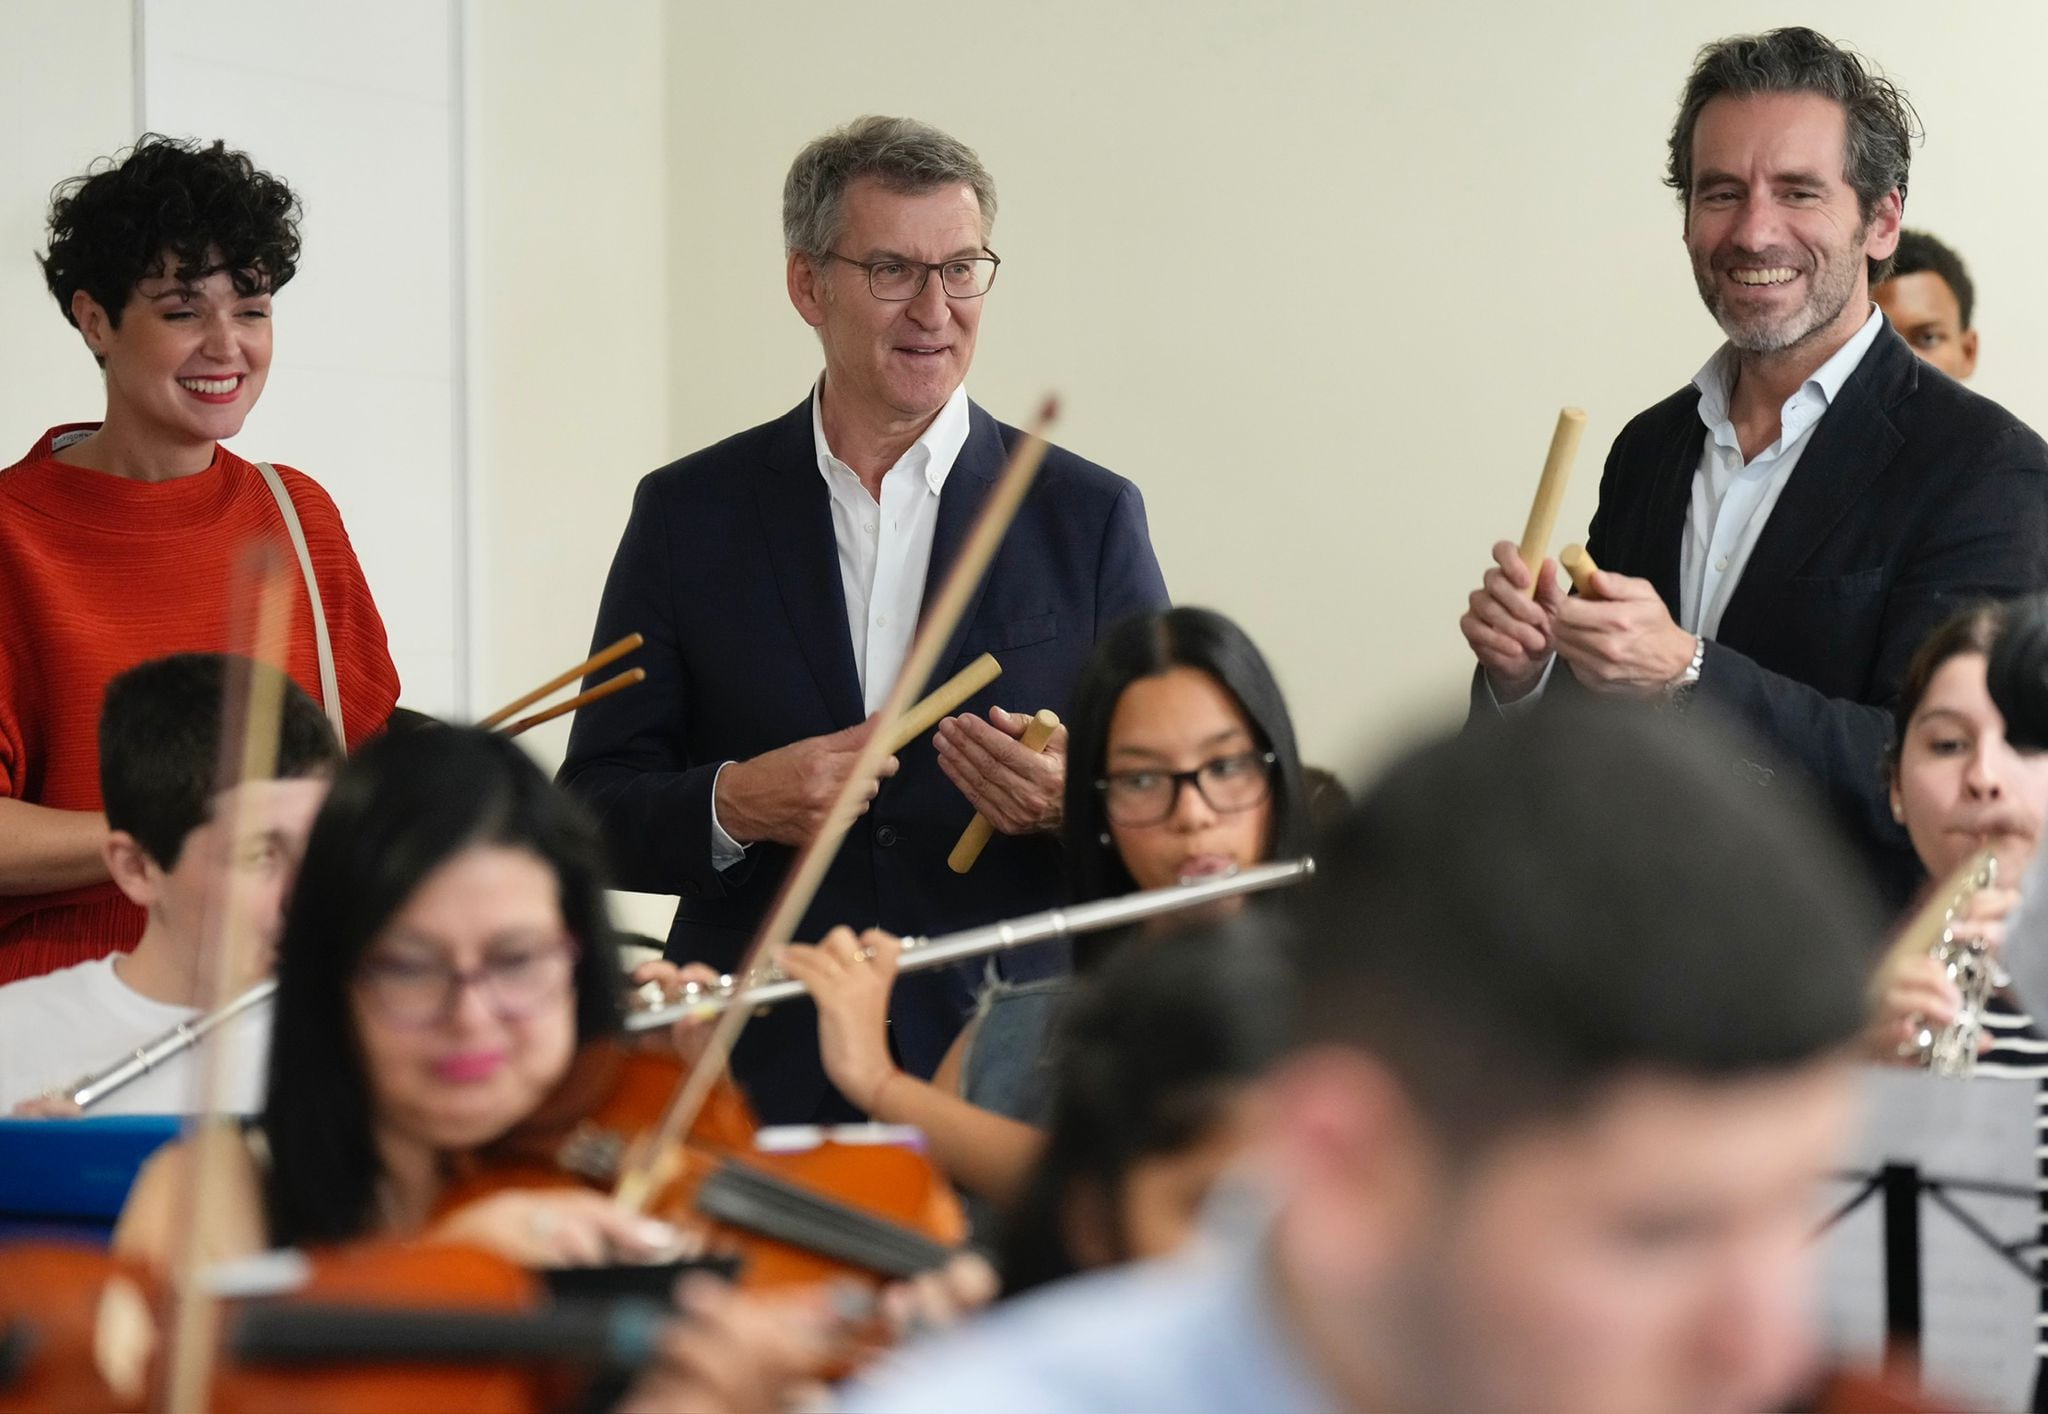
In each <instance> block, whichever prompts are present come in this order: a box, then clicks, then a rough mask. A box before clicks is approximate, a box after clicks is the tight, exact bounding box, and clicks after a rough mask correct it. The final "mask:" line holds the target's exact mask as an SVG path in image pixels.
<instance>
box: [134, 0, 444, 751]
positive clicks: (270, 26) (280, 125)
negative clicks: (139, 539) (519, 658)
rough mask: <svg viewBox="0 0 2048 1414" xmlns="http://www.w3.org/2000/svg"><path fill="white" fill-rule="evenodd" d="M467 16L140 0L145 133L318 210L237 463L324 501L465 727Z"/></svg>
mask: <svg viewBox="0 0 2048 1414" xmlns="http://www.w3.org/2000/svg"><path fill="white" fill-rule="evenodd" d="M459 8H460V7H459V6H458V5H457V4H455V3H454V0H354V3H351V4H348V5H334V6H328V5H313V4H299V3H293V4H265V3H258V0H206V3H203V4H201V3H197V0H140V4H139V5H138V7H137V35H138V52H139V54H140V63H141V113H140V115H139V116H140V121H141V123H142V125H143V126H144V127H147V128H151V129H155V130H157V131H160V132H166V133H170V134H173V135H175V136H181V137H187V136H189V137H199V138H203V139H211V138H216V137H218V138H224V139H225V140H226V141H227V142H228V143H229V145H230V146H233V147H238V148H242V149H244V150H246V151H247V152H248V153H249V154H250V155H251V156H252V157H253V158H254V159H255V160H256V162H257V163H258V164H259V165H260V166H262V167H264V168H266V169H268V170H270V171H273V172H275V173H277V174H278V175H279V176H281V177H283V178H284V179H285V180H286V181H288V182H289V183H291V185H292V187H293V189H294V190H296V191H297V192H298V194H299V197H300V199H301V201H302V202H303V203H304V205H305V219H304V224H303V227H302V235H303V237H304V241H305V252H304V255H303V257H302V259H301V263H300V267H299V274H298V276H297V278H296V279H294V280H293V282H292V283H291V284H290V285H289V286H287V287H286V289H285V290H284V292H283V293H282V294H281V295H280V296H279V297H278V302H277V354H276V362H275V364H274V366H273V370H272V373H271V379H270V383H269V387H268V388H267V390H266V391H265V393H264V396H263V401H262V403H261V404H260V405H259V406H258V407H257V409H256V411H255V412H254V413H253V414H252V415H251V416H250V418H249V421H248V424H247V425H246V426H245V427H244V428H243V431H242V434H241V436H239V437H238V438H236V439H235V442H234V444H233V445H234V448H235V450H236V451H237V452H239V453H240V454H241V455H243V456H245V457H248V458H250V459H251V460H270V461H279V462H284V463H287V464H289V465H292V466H296V467H298V468H299V469H300V470H302V471H304V472H306V473H307V474H309V475H311V476H312V477H314V478H315V479H316V480H318V481H319V482H320V483H321V485H323V486H325V487H326V488H327V490H328V491H329V492H330V493H331V494H332V495H333V496H334V498H335V500H336V502H337V503H338V504H339V505H340V506H341V510H342V515H343V516H344V518H345V519H346V520H347V522H348V528H349V534H350V537H351V538H352V539H353V540H354V542H355V547H356V553H357V555H358V557H359V558H360V559H361V560H362V564H363V569H364V572H365V573H366V574H367V575H368V576H369V580H370V586H371V589H372V590H373V591H374V592H375V594H376V596H377V603H378V607H379V608H380V609H381V610H382V611H383V614H384V622H385V627H386V629H387V630H388V631H389V633H390V637H391V651H392V656H393V657H394V658H395V659H396V660H397V662H398V669H399V674H400V676H401V678H402V679H403V681H404V684H405V689H404V694H403V701H404V702H405V703H406V705H408V706H412V707H417V708H420V709H422V710H424V711H429V712H436V713H446V712H453V711H460V710H465V709H467V708H468V707H469V706H470V704H469V703H468V702H467V683H468V667H467V653H468V648H467V644H468V603H467V585H468V567H467V561H468V554H469V546H468V532H467V526H468V517H467V513H466V510H465V506H464V497H465V495H466V483H465V468H464V465H463V455H462V448H463V437H462V427H463V412H462V401H463V358H462V341H461V325H460V320H461V299H462V277H461V270H462V264H461V261H460V259H459V251H460V240H461V217H462V210H463V197H462V169H461V134H462V123H461V119H462V112H463V106H462V92H461V67H462V66H461V54H462V47H461V42H460V31H459V23H460V20H459V14H458V11H459Z"/></svg>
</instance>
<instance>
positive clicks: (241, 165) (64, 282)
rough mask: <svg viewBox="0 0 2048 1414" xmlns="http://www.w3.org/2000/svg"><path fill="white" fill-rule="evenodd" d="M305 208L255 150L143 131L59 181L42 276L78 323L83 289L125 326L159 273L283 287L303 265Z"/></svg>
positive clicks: (249, 287) (257, 287) (245, 290)
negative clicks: (76, 298) (123, 149)
mask: <svg viewBox="0 0 2048 1414" xmlns="http://www.w3.org/2000/svg"><path fill="white" fill-rule="evenodd" d="M299 214H300V208H299V199H298V197H297V196H296V195H294V194H293V192H292V189H291V188H290V187H288V186H286V185H285V184H284V183H283V182H282V181H280V180H279V179H278V178H276V177H273V176H271V175H270V174H269V173H268V172H265V171H261V170H259V169H258V168H257V166H256V164H255V163H254V162H251V161H250V160H249V155H248V154H247V153H245V152H233V151H230V150H229V149H228V147H227V144H225V143H222V142H215V143H213V144H212V145H211V146H202V145H201V144H200V143H198V142H196V141H193V140H191V139H178V138H169V137H165V136H163V135H162V134H161V133H144V134H143V135H142V137H141V138H139V139H138V140H137V141H136V144H135V146H134V147H132V148H130V149H129V150H128V152H127V154H126V155H125V156H120V155H118V154H117V155H116V156H115V157H112V158H107V159H105V160H103V161H100V162H95V163H94V164H93V165H92V167H91V168H90V169H88V170H87V171H86V172H85V173H84V174H83V175H80V176H76V177H72V178H69V179H68V180H66V181H63V182H60V183H58V184H57V188H56V190H55V191H53V192H52V193H51V198H50V249H49V252H48V253H47V254H45V255H43V256H41V257H40V260H41V262H42V267H43V279H44V281H45V282H46V283H47V284H48V285H49V287H50V293H51V295H52V296H54V297H55V298H56V301H57V307H58V308H60V309H62V310H63V311H64V317H65V318H66V319H68V320H70V321H71V323H72V325H73V326H74V327H75V326H76V325H77V323H78V319H77V316H76V315H74V314H73V313H72V312H71V297H72V296H73V295H74V294H76V293H77V292H78V291H80V290H84V291H85V292H86V293H87V294H89V295H91V296H92V297H93V299H95V300H96V301H98V302H99V305H100V307H101V308H102V309H104V310H106V312H107V318H108V319H110V320H112V321H113V322H114V324H115V325H116V327H118V326H119V325H120V322H121V311H122V309H123V308H124V307H125V306H126V305H127V303H128V297H129V296H130V295H131V294H133V293H134V291H135V287H136V286H137V285H138V284H140V283H141V282H142V281H144V280H146V279H150V278H152V277H154V276H158V275H164V274H172V275H175V276H176V277H177V278H178V279H180V280H198V279H201V278H204V277H205V276H206V275H209V274H212V273H213V272H214V271H216V270H220V271H225V272H227V275H228V277H229V278H230V279H231V280H233V281H234V285H235V290H236V292H237V293H239V294H242V295H245V296H246V295H253V294H256V293H258V292H260V291H264V290H278V289H281V288H283V287H284V285H285V283H286V282H287V281H288V280H290V279H291V278H292V276H293V274H294V273H296V272H297V270H298V268H299Z"/></svg>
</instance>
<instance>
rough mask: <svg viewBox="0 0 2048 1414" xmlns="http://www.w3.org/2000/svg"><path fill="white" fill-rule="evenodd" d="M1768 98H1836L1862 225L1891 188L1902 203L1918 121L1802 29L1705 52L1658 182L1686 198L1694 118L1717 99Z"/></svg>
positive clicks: (1877, 273) (1848, 59)
mask: <svg viewBox="0 0 2048 1414" xmlns="http://www.w3.org/2000/svg"><path fill="white" fill-rule="evenodd" d="M1769 93H1813V94H1818V95H1819V96H1820V97H1822V98H1828V99H1832V100H1834V101H1835V102H1836V103H1838V104H1840V105H1841V107H1842V114H1843V117H1844V118H1845V119H1846V120H1847V137H1846V141H1845V147H1844V151H1843V162H1842V179H1843V180H1844V181H1846V182H1847V183H1848V184H1849V185H1850V187H1852V188H1853V189H1854V190H1855V192H1856V202H1857V206H1858V207H1859V208H1860V209H1861V211H1862V213H1863V219H1864V220H1865V221H1866V222H1867V221H1869V220H1870V218H1871V215H1872V213H1874V212H1875V211H1876V210H1877V204H1878V202H1880V201H1882V200H1883V199H1884V197H1885V194H1886V193H1888V192H1891V191H1893V190H1896V191H1897V192H1898V194H1899V200H1900V201H1902V202H1903V201H1904V200H1905V199H1906V177H1907V174H1908V172H1909V170H1910V169H1911V167H1912V162H1913V142H1914V139H1915V138H1917V137H1918V136H1919V135H1920V134H1919V115H1918V114H1917V113H1915V112H1914V111H1913V105H1912V104H1911V103H1910V102H1908V101H1907V98H1906V95H1905V94H1904V93H1903V92H1901V91H1900V89H1899V88H1898V86H1897V85H1896V84H1894V83H1893V82H1892V81H1891V80H1890V79H1888V78H1886V77H1885V76H1884V75H1883V74H1881V73H1878V72H1876V71H1875V68H1874V66H1872V65H1869V64H1866V63H1865V62H1864V60H1863V59H1862V57H1861V56H1859V55H1858V54H1857V53H1856V52H1855V51H1854V50H1852V49H1845V48H1843V47H1842V46H1841V45H1838V44H1836V43H1835V42H1834V41H1833V40H1831V39H1829V38H1828V37H1827V36H1826V35H1824V34H1820V33H1817V32H1816V31H1814V30H1810V29H1807V28H1805V27H1804V26H1793V27H1791V28H1788V29H1774V30H1772V31H1771V32H1770V33H1769V34H1743V35H1736V36H1733V37H1732V38H1729V39H1721V40H1716V41H1715V42H1714V43H1712V44H1708V45H1705V46H1703V47H1702V48H1701V49H1700V52H1699V55H1698V57H1697V58H1696V59H1695V60H1694V62H1693V68H1692V73H1691V74H1690V75H1689V76H1688V77H1687V78H1686V81H1685V92H1684V94H1683V95H1682V96H1681V97H1680V99H1679V102H1678V120H1677V121H1676V122H1675V123H1673V124H1672V125H1671V151H1670V160H1669V165H1668V167H1667V169H1666V173H1665V177H1664V182H1665V185H1666V186H1669V187H1671V188H1672V189H1673V190H1675V191H1676V192H1677V193H1678V199H1679V202H1680V203H1681V204H1682V205H1686V206H1688V208H1689V207H1690V203H1691V200H1692V177H1693V173H1692V140H1693V131H1694V129H1696V128H1697V127H1698V126H1699V121H1700V112H1701V110H1702V109H1704V108H1705V107H1706V106H1707V105H1708V104H1709V103H1711V102H1713V101H1714V100H1715V99H1716V98H1723V97H1727V98H1752V97H1756V96H1758V95H1761V94H1769ZM1889 264H1890V262H1889V261H1882V260H1872V261H1870V262H1869V270H1870V283H1871V284H1873V285H1875V284H1876V283H1877V282H1878V281H1880V280H1882V279H1883V278H1884V276H1885V270H1886V269H1887V267H1888V266H1889Z"/></svg>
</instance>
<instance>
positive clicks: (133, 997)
mask: <svg viewBox="0 0 2048 1414" xmlns="http://www.w3.org/2000/svg"><path fill="white" fill-rule="evenodd" d="M244 668H245V671H247V672H251V673H270V674H275V673H276V669H274V668H268V667H265V666H263V665H260V664H256V663H248V664H245V665H244ZM230 675H231V662H230V660H229V659H228V658H227V657H226V656H225V655H223V654H219V653H180V654H175V655H173V656H171V657H169V658H158V659H154V660H152V661H150V662H147V663H142V664H139V665H138V666H136V667H133V668H130V669H128V671H126V672H124V673H122V674H121V675H120V676H119V677H117V678H115V679H114V680H113V682H111V683H110V684H108V686H107V700H106V705H105V707H103V708H102V709H101V712H100V726H99V740H100V750H99V756H100V794H101V796H102V798H104V800H105V801H106V810H107V827H108V833H107V840H106V846H105V848H106V862H107V872H108V874H110V875H111V876H112V877H113V880H114V883H115V886H116V887H118V888H119V889H120V890H121V892H122V893H123V894H125V895H126V896H127V897H128V898H129V899H130V900H131V901H132V902H133V903H135V905H136V906H137V907H139V908H140V909H141V910H142V911H143V915H144V917H145V918H146V919H147V920H148V921H147V922H146V923H145V924H144V926H143V930H142V938H141V940H140V941H139V942H137V943H136V945H135V949H134V951H132V952H126V953H115V954H112V955H111V956H108V957H102V958H95V959H93V960H92V961H90V962H79V963H73V964H72V965H71V966H70V967H66V968H62V969H60V970H58V971H56V972H49V973H45V974H44V975H42V976H40V977H27V978H23V979H22V980H21V981H18V982H10V983H8V984H7V985H6V986H0V1112H4V1111H5V1110H7V1109H8V1108H10V1107H11V1108H12V1109H13V1111H14V1113H16V1114H22V1115H45V1116H62V1115H71V1114H76V1113H78V1108H77V1106H76V1105H74V1104H72V1103H71V1101H70V1100H69V1099H68V1098H67V1097H64V1096H61V1095H58V1096H52V1095H49V1094H48V1093H47V1092H49V1091H51V1090H52V1089H53V1088H54V1087H57V1086H62V1085H68V1084H70V1083H71V1082H73V1081H75V1080H77V1079H79V1078H80V1077H81V1076H84V1075H86V1074H89V1073H92V1072H95V1071H99V1070H103V1069H105V1068H106V1067H107V1066H109V1065H112V1064H113V1063H114V1062H116V1061H119V1060H122V1059H124V1058H126V1057H127V1056H128V1055H129V1054H130V1053H131V1052H132V1051H134V1050H135V1049H136V1048H138V1047H140V1046H142V1045H145V1044H147V1043H148V1042H150V1041H154V1040H156V1039H157V1038H159V1037H161V1036H163V1035H165V1034H167V1033H168V1032H169V1031H170V1030H171V1029H172V1028H173V1027H175V1026H178V1025H181V1024H183V1023H184V1022H187V1021H190V1020H192V1019H193V1018H194V1017H195V1016H197V1015H198V1014H199V1010H198V1008H199V1004H200V1003H201V1002H202V1001H204V1000H206V999H207V997H208V988H209V986H210V984H211V981H212V979H211V978H210V977H207V976H205V975H203V973H202V961H203V958H204V955H205V947H204V945H205V943H206V936H205V931H206V926H207V916H206V910H207V901H208V899H209V898H210V897H213V896H214V895H215V893H216V891H217V890H218V889H219V888H220V883H221V880H222V878H223V877H224V876H226V875H227V874H229V873H230V872H232V873H234V874H237V875H240V876H241V883H242V885H243V887H242V888H241V890H240V891H239V897H240V898H241V899H242V900H243V901H244V902H245V903H246V905H247V907H248V910H249V912H248V916H247V917H246V919H244V920H242V922H243V923H244V925H245V926H246V927H247V928H248V929H249V931H250V932H251V933H252V934H253V935H254V936H255V937H257V938H258V939H260V940H261V942H262V949H263V956H262V958H261V959H260V969H259V970H260V971H263V972H267V971H268V970H269V968H270V959H271V956H272V954H273V953H274V951H275V949H276V946H277V938H278V933H279V931H280V929H281V928H282V926H283V921H284V906H285V900H286V898H287V896H288V895H289V894H290V891H291V885H292V880H293V878H294V877H295V876H296V875H297V873H298V868H299V859H300V857H301V856H302V855H303V854H304V853H305V849H306V835H307V833H308V832H309V831H310V830H311V829H312V827H313V816H314V815H315V813H317V812H318V810H319V809H320V802H321V801H322V800H324V799H325V798H326V796H327V787H328V784H329V782H330V781H331V779H332V778H333V774H334V771H335V768H336V767H337V766H339V765H340V764H341V743H340V742H338V741H336V740H335V738H334V729H333V728H332V727H331V726H329V725H328V722H327V718H326V717H325V716H323V715H322V714H321V711H320V708H319V707H318V706H317V705H315V704H314V702H313V699H312V698H310V697H308V696H307V695H306V694H305V692H304V691H303V690H302V689H301V688H300V687H299V686H298V685H297V684H296V683H293V682H290V681H288V680H287V681H286V682H285V683H284V684H283V706H282V709H281V713H280V717H279V724H278V749H277V765H276V768H275V770H274V772H273V774H272V776H271V777H270V778H269V779H265V780H251V781H243V782H241V783H240V784H238V785H236V786H234V787H233V788H231V789H229V790H227V791H218V790H216V786H217V785H218V783H219V779H220V776H219V770H220V758H221V718H222V707H223V704H224V702H225V701H226V693H227V684H228V681H229V678H230ZM245 980H253V979H245ZM213 1000H214V1003H215V1004H218V1003H219V1002H221V1001H225V1000H226V998H215V999H213ZM203 1044H205V1045H215V1044H220V1045H225V1046H227V1047H228V1055H229V1057H231V1059H230V1061H229V1064H230V1066H231V1069H232V1071H233V1075H234V1085H233V1092H232V1108H233V1109H235V1110H236V1111H237V1112H238V1113H243V1114H249V1113H254V1112H255V1111H257V1110H260V1109H261V1108H262V1107H263V1077H264V1072H265V1070H266V1068H267V1062H268V1051H269V1044H270V1013H269V1009H268V1008H266V1007H258V1008H256V1009H254V1010H252V1011H249V1012H245V1013H243V1015H241V1016H239V1017H237V1018H235V1019H234V1020H233V1021H231V1022H229V1023H228V1024H227V1025H226V1026H225V1027H224V1028H222V1029H221V1030H220V1031H219V1032H217V1033H215V1039H212V1040H209V1041H207V1042H205V1043H203ZM199 1056H200V1048H197V1047H195V1048H193V1049H190V1050H186V1051H183V1052H181V1053H180V1054H178V1055H176V1056H174V1057H172V1058H171V1059H170V1060H168V1061H165V1062H164V1063H163V1064H162V1065H161V1066H160V1067H158V1068H157V1069H155V1070H152V1071H150V1072H149V1073H148V1074H146V1075H144V1076H142V1077H141V1078H140V1079H138V1080H136V1081H134V1082H132V1083H131V1084H129V1085H127V1086H124V1087H123V1088H121V1089H119V1090H116V1091H115V1092H113V1093H112V1094H111V1095H109V1096H107V1098H106V1099H105V1100H103V1101H101V1102H100V1103H99V1104H98V1105H96V1106H95V1107H94V1109H93V1113H94V1114H178V1113H186V1112H189V1111H191V1110H193V1109H194V1108H196V1107H197V1105H198V1104H199V1103H200V1101H201V1099H202V1097H201V1096H200V1095H199V1093H198V1085H197V1077H198V1075H199V1069H200V1068H199V1066H198V1065H197V1061H198V1058H199Z"/></svg>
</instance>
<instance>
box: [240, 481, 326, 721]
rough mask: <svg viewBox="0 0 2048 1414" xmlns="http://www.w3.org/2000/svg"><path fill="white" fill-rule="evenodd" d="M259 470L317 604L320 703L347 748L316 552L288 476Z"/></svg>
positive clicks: (309, 595)
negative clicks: (288, 487)
mask: <svg viewBox="0 0 2048 1414" xmlns="http://www.w3.org/2000/svg"><path fill="white" fill-rule="evenodd" d="M256 469H257V470H258V471H260V472H262V473H263V484H264V485H266V486H268V487H269V488H270V494H271V495H272V496H275V497H276V498H277V509H278V512H279V513H280V514H281V515H283V516H284V529H285V534H287V535H289V536H291V538H292V549H293V551H294V552H295V553H297V555H298V557H299V573H300V574H301V575H302V576H304V577H305V581H306V598H307V600H308V601H310V602H311V603H312V605H313V649H314V651H315V652H316V653H318V654H319V656H320V705H321V706H323V707H325V708H326V709H327V720H328V721H330V722H332V723H333V724H334V735H335V736H336V737H337V738H339V739H340V741H341V744H342V745H343V746H344V747H346V746H347V745H348V733H347V732H346V731H344V730H343V729H342V720H341V684H340V682H339V681H338V680H337V679H336V678H335V676H334V643H333V641H332V640H331V639H329V638H328V636H327V610H326V609H325V608H324V607H323V606H322V605H321V603H320V581H319V580H318V579H317V578H316V577H315V576H314V574H313V554H312V552H311V551H310V550H308V549H307V548H306V529H305V527H304V526H302V525H300V524H299V508H298V507H297V506H294V505H293V504H292V493H291V492H289V491H287V490H285V487H284V478H283V477H282V476H279V475H278V474H277V468H276V467H274V466H272V465H271V464H270V463H269V462H258V463H256Z"/></svg>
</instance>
